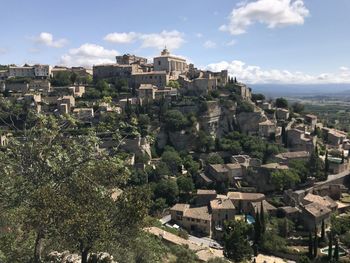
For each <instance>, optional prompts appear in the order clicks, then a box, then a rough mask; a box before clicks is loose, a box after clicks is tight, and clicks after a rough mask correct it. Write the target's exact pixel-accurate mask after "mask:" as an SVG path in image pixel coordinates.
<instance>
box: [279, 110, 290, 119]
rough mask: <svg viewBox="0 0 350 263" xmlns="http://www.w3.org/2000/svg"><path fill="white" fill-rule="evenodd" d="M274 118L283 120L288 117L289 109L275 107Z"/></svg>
mask: <svg viewBox="0 0 350 263" xmlns="http://www.w3.org/2000/svg"><path fill="white" fill-rule="evenodd" d="M276 118H277V120H280V121H285V120H288V119H289V110H287V109H282V108H277V109H276Z"/></svg>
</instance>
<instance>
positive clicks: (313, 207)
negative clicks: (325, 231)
mask: <svg viewBox="0 0 350 263" xmlns="http://www.w3.org/2000/svg"><path fill="white" fill-rule="evenodd" d="M304 209H305V211H306V212H308V213H309V214H310V215H312V216H313V217H321V216H324V215H327V214H330V213H331V212H332V211H331V210H330V209H329V208H327V207H325V206H323V205H320V204H317V203H310V204H307V205H305V206H304Z"/></svg>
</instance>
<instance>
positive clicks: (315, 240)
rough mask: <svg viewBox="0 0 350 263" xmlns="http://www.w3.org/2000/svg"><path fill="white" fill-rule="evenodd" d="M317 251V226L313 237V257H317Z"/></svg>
mask: <svg viewBox="0 0 350 263" xmlns="http://www.w3.org/2000/svg"><path fill="white" fill-rule="evenodd" d="M317 253H318V236H317V227H315V238H314V258H316V257H317Z"/></svg>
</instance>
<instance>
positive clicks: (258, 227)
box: [254, 212, 262, 244]
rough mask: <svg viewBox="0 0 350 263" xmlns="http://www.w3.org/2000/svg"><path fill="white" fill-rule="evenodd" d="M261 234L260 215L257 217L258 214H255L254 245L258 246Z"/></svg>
mask: <svg viewBox="0 0 350 263" xmlns="http://www.w3.org/2000/svg"><path fill="white" fill-rule="evenodd" d="M261 234H262V227H261V221H260V215H259V212H256V215H255V223H254V243H255V244H260V241H261Z"/></svg>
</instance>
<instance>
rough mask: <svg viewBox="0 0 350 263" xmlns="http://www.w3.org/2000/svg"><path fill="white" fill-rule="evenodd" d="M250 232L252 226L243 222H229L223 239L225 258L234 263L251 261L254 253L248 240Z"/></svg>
mask: <svg viewBox="0 0 350 263" xmlns="http://www.w3.org/2000/svg"><path fill="white" fill-rule="evenodd" d="M250 232H251V227H250V225H248V224H247V223H246V222H244V221H243V220H240V221H235V220H232V221H229V222H227V223H226V224H225V227H224V237H223V243H224V255H225V257H227V258H228V259H230V260H233V261H234V262H241V261H244V260H250V258H251V256H252V252H253V251H252V248H251V246H250V244H249V239H248V235H249V234H250Z"/></svg>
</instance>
